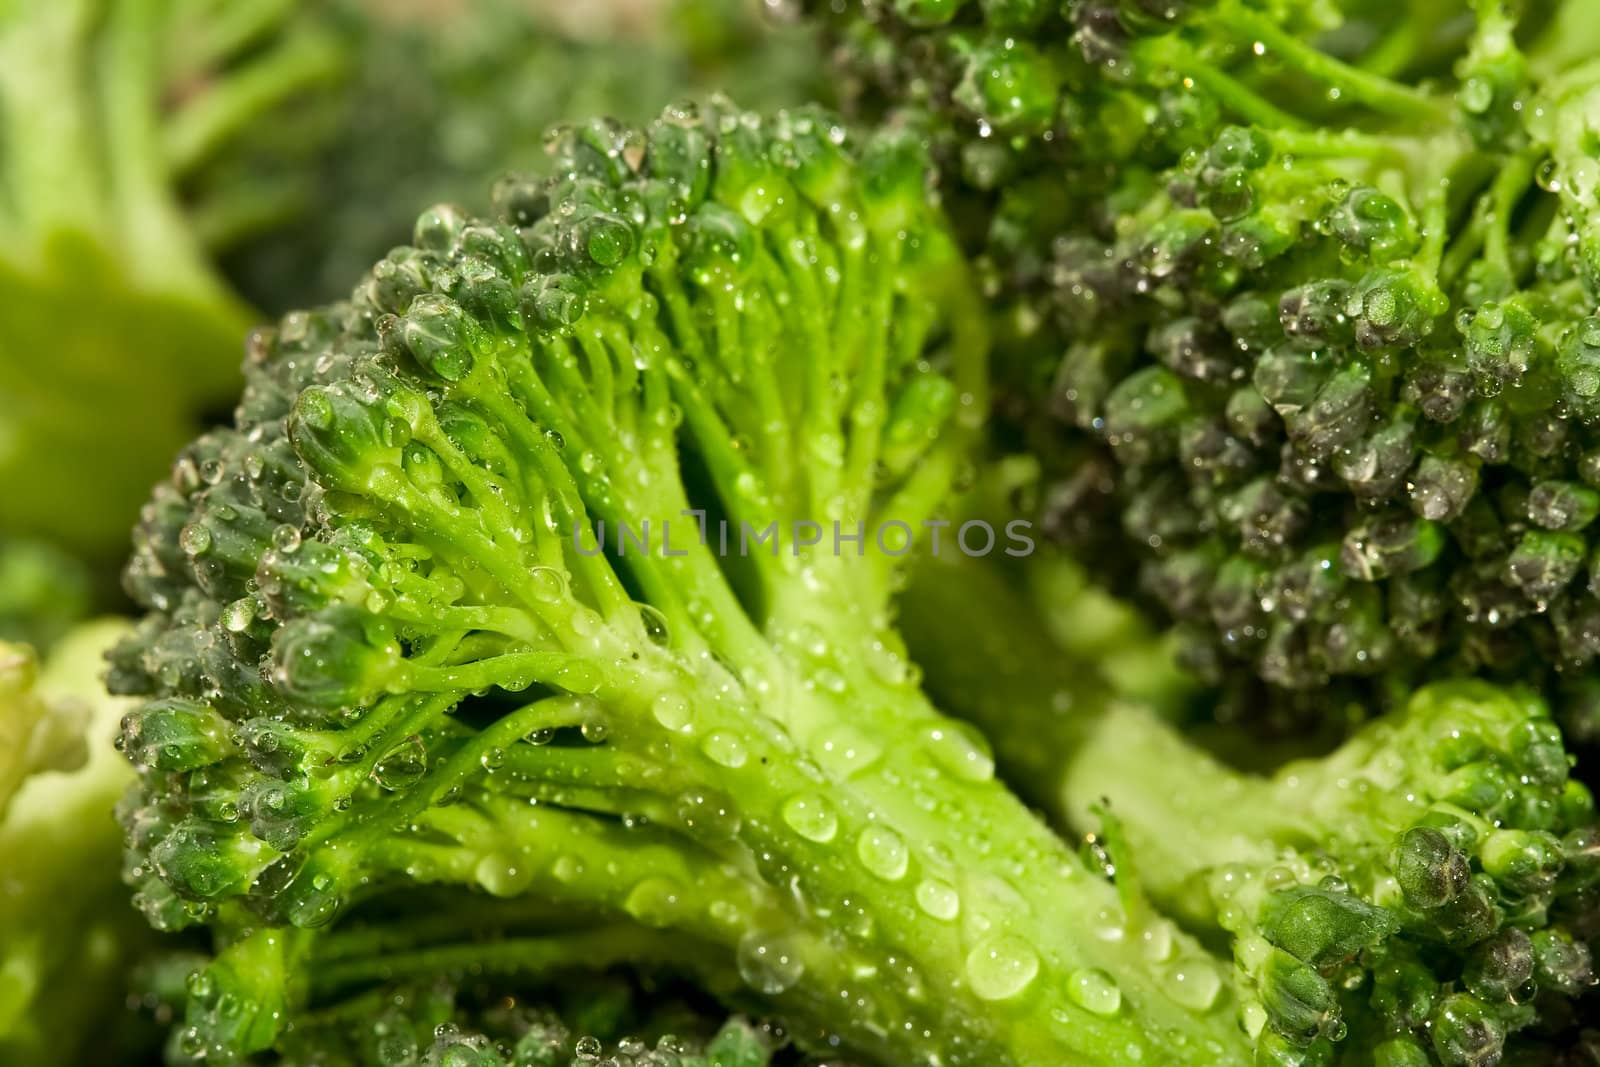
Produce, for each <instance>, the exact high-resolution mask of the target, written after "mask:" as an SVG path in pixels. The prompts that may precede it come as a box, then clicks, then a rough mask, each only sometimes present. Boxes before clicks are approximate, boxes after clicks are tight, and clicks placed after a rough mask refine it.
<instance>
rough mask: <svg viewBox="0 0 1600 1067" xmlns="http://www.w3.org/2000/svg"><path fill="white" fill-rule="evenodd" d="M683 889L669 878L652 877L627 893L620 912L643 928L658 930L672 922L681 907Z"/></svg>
mask: <svg viewBox="0 0 1600 1067" xmlns="http://www.w3.org/2000/svg"><path fill="white" fill-rule="evenodd" d="M683 900H684V892H683V887H682V886H681V885H679V884H678V883H677V882H675V881H673V880H672V879H671V878H667V877H665V876H662V875H653V876H651V877H649V878H645V879H643V880H642V881H640V882H639V884H638V885H636V886H634V887H633V888H632V889H630V890H629V891H628V895H627V897H626V898H624V900H623V902H622V910H623V911H625V912H627V913H628V914H629V915H630V916H632V917H633V918H634V919H636V920H638V921H639V922H640V923H643V924H644V925H645V926H650V927H655V928H657V929H660V928H661V927H664V926H666V925H668V924H669V923H671V922H672V920H673V919H674V918H675V917H676V916H677V915H678V913H679V911H680V910H681V909H682V907H683Z"/></svg>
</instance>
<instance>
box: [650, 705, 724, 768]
mask: <svg viewBox="0 0 1600 1067" xmlns="http://www.w3.org/2000/svg"><path fill="white" fill-rule="evenodd" d="M650 713H651V714H652V715H654V716H655V719H656V722H658V723H660V724H661V725H662V727H663V728H665V729H668V730H672V731H673V732H677V731H679V730H686V729H688V727H689V724H690V723H691V722H692V721H693V720H694V715H693V709H692V708H691V707H690V706H689V698H688V697H686V696H684V695H683V694H682V693H675V692H667V693H662V694H661V695H660V696H658V697H656V698H655V700H653V701H651V702H650ZM710 754H711V753H710V752H707V753H706V755H708V756H709V755H710Z"/></svg>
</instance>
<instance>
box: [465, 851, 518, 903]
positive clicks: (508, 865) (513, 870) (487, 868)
mask: <svg viewBox="0 0 1600 1067" xmlns="http://www.w3.org/2000/svg"><path fill="white" fill-rule="evenodd" d="M472 877H473V880H474V881H476V882H477V883H478V884H479V885H480V886H482V887H483V888H484V891H485V892H487V893H489V894H490V895H492V896H497V897H514V896H516V895H517V894H519V893H521V892H523V891H524V890H526V889H527V888H528V886H529V885H531V884H532V883H533V869H532V868H531V867H530V866H529V865H528V864H527V863H525V862H519V861H518V860H517V858H516V857H515V856H507V855H504V854H502V853H499V852H491V853H489V854H488V855H487V856H485V857H483V858H482V859H480V860H479V861H478V865H477V866H476V867H475V868H473V871H472Z"/></svg>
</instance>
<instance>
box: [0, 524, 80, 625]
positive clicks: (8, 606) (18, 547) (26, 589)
mask: <svg viewBox="0 0 1600 1067" xmlns="http://www.w3.org/2000/svg"><path fill="white" fill-rule="evenodd" d="M91 584H92V583H91V582H90V580H89V575H88V573H87V571H86V569H85V568H84V566H83V564H81V563H79V562H78V561H77V560H76V559H74V558H72V557H71V556H69V555H68V554H67V553H65V552H63V551H61V550H60V549H59V548H57V547H56V546H54V545H52V544H50V543H48V542H45V541H35V540H32V539H31V538H21V537H5V536H0V641H11V642H16V643H18V644H31V645H33V646H34V647H35V648H43V649H48V648H49V647H50V645H51V644H53V643H54V642H55V640H56V639H57V638H59V637H60V636H61V635H62V634H64V633H66V632H67V630H68V629H69V628H70V627H71V626H72V624H73V623H75V622H77V621H79V620H80V619H82V618H83V617H84V616H86V615H87V614H88V613H89V600H90V593H91Z"/></svg>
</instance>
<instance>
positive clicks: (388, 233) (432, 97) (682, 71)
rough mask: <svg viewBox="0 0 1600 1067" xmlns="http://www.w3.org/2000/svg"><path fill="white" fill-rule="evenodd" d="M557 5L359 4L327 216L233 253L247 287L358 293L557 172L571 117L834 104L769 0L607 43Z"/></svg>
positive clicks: (654, 16)
mask: <svg viewBox="0 0 1600 1067" xmlns="http://www.w3.org/2000/svg"><path fill="white" fill-rule="evenodd" d="M549 6H550V5H540V4H533V3H529V2H528V0H476V2H474V3H472V4H470V5H420V6H419V5H399V4H383V3H378V2H377V0H365V2H364V3H362V4H357V5H354V6H351V7H350V8H348V9H347V10H346V11H345V13H344V17H345V19H346V21H347V23H348V24H350V25H351V27H352V29H353V31H354V34H355V36H356V37H357V38H358V39H359V41H360V44H359V47H358V48H357V50H356V56H355V63H356V74H355V79H354V84H353V86H352V87H351V88H350V90H349V99H348V112H347V115H346V123H347V125H346V128H345V129H344V130H343V131H342V133H341V135H340V136H339V137H338V138H335V139H333V140H331V141H330V142H329V143H328V144H327V146H326V148H325V150H324V151H323V152H322V154H321V155H320V156H319V157H318V159H317V161H316V163H315V168H314V169H315V173H316V176H317V180H318V182H319V185H320V189H321V190H322V192H321V194H320V196H319V201H318V206H317V209H316V210H313V211H310V212H308V213H307V214H305V215H304V216H302V217H301V218H300V220H299V221H298V222H297V223H296V224H294V225H292V226H288V227H280V228H277V229H275V230H272V231H269V232H266V233H263V234H262V235H261V238H260V239H259V240H257V241H254V242H251V243H249V244H248V245H246V246H243V247H241V248H239V249H236V250H235V251H234V253H233V254H232V255H230V256H229V257H228V258H227V261H226V267H227V270H228V272H229V274H230V276H231V277H232V278H233V279H234V280H235V281H236V283H237V284H238V286H239V288H240V290H241V291H242V292H243V293H245V294H246V295H247V296H248V297H249V298H250V299H251V300H252V301H253V302H254V303H255V304H256V305H257V306H259V307H262V308H265V309H267V310H269V311H274V312H282V311H287V310H290V309H292V308H296V307H304V306H307V305H309V304H314V303H317V302H320V301H324V300H331V299H335V298H337V297H342V296H345V295H347V293H346V288H347V287H348V285H349V282H350V279H352V278H358V277H360V276H361V273H362V272H363V271H365V270H366V269H367V268H368V267H370V266H371V265H372V263H373V262H375V261H376V260H378V259H381V258H382V257H383V255H384V253H386V252H387V251H389V249H391V248H393V247H395V246H396V245H400V244H404V243H405V242H406V241H407V240H408V239H409V237H410V229H409V226H408V225H406V224H405V220H407V219H409V218H410V217H412V216H413V215H415V214H416V212H417V211H419V210H421V209H422V208H424V207H426V206H428V205H429V204H434V203H439V202H442V201H456V200H459V199H460V198H462V197H464V196H465V197H469V198H470V197H472V196H478V197H479V199H478V200H471V199H469V200H468V201H467V202H464V203H462V204H461V206H462V207H463V208H465V209H467V210H470V211H482V210H485V209H486V208H487V207H488V203H487V199H486V197H487V191H488V189H489V187H490V185H491V184H492V182H493V180H494V179H495V178H497V177H499V176H500V175H502V174H504V173H507V172H512V171H515V172H519V173H537V172H539V171H541V170H543V169H544V168H545V167H546V166H547V163H546V153H545V139H546V131H547V130H549V128H550V127H551V126H553V125H557V124H559V123H562V122H567V121H573V120H575V119H579V118H584V117H587V116H591V115H608V116H611V117H613V118H617V119H620V120H623V121H639V120H642V119H644V118H646V117H648V116H650V115H653V114H655V113H656V112H657V111H659V110H660V109H661V107H662V106H663V105H664V104H667V103H670V102H672V101H674V100H677V99H680V98H683V97H693V96H696V95H699V96H704V95H706V94H707V93H709V92H711V91H713V90H716V91H726V92H730V93H732V94H735V95H736V97H737V98H738V99H740V100H741V101H743V102H746V103H747V104H749V105H750V106H754V107H761V108H773V107H779V106H790V105H796V104H801V103H805V102H807V101H818V100H821V101H826V100H827V98H828V94H827V92H826V81H825V79H824V74H823V69H822V64H821V62H820V55H819V53H818V51H817V49H816V47H815V45H814V35H813V34H812V33H811V32H810V31H809V30H805V29H800V28H796V27H787V26H781V25H778V24H776V23H774V22H771V21H769V20H767V19H765V18H763V17H762V15H761V6H762V5H761V3H760V2H759V0H672V2H671V3H668V4H665V5H660V8H661V9H660V10H658V11H654V12H652V13H650V14H648V16H647V15H645V14H644V13H638V14H639V17H636V18H634V19H632V20H630V21H629V22H627V23H626V24H624V25H623V26H621V27H620V28H619V27H611V29H612V31H613V32H612V33H611V34H610V35H608V36H605V37H601V36H598V35H595V36H589V35H587V34H585V33H583V32H582V30H583V27H582V26H581V25H574V23H575V22H580V21H581V20H578V19H576V18H574V17H570V16H569V17H565V18H561V19H557V18H554V17H553V16H552V13H551V12H550V11H549V10H543V11H541V10H540V9H541V8H548V7H549ZM603 7H605V5H595V10H599V9H601V8H603ZM374 11H376V12H377V13H374ZM385 12H387V13H385Z"/></svg>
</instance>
